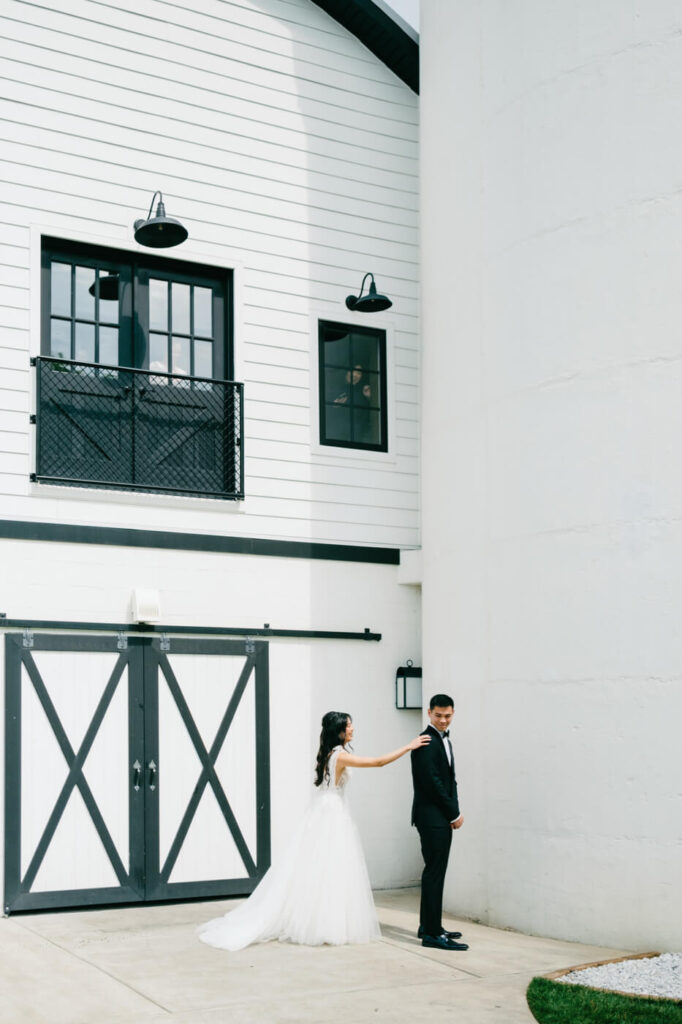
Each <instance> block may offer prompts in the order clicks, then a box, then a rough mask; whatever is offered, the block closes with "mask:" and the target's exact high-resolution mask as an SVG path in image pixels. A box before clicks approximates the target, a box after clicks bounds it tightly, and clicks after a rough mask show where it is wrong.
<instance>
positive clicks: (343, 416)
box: [318, 320, 388, 452]
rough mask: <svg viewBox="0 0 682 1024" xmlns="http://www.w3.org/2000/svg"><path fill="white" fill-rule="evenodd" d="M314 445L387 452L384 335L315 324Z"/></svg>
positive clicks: (339, 325)
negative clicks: (316, 414) (316, 439)
mask: <svg viewBox="0 0 682 1024" xmlns="http://www.w3.org/2000/svg"><path fill="white" fill-rule="evenodd" d="M318 344H319V384H320V399H319V405H320V444H323V445H331V446H334V447H338V448H357V449H362V450H364V451H375V452H386V451H388V417H387V381H386V331H384V330H381V329H379V328H374V327H359V326H356V325H354V324H353V325H351V324H343V323H337V322H332V321H329V320H320V322H319V326H318Z"/></svg>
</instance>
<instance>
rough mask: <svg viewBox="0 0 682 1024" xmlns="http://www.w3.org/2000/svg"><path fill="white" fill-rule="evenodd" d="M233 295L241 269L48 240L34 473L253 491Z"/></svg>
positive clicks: (217, 493) (166, 489) (177, 488)
mask: <svg viewBox="0 0 682 1024" xmlns="http://www.w3.org/2000/svg"><path fill="white" fill-rule="evenodd" d="M231 303H232V277H231V273H230V272H225V271H220V270H218V269H216V268H213V267H207V266H204V265H199V264H194V263H188V262H186V261H179V260H175V259H172V260H171V259H164V258H161V257H158V256H155V255H153V254H150V255H147V254H146V253H139V254H138V253H128V252H124V251H121V250H117V249H108V248H107V249H105V248H94V247H91V246H86V245H82V244H78V243H74V242H67V241H61V240H59V239H54V238H45V239H43V249H42V305H41V317H42V341H41V351H42V354H41V356H39V357H36V358H35V359H34V360H32V362H33V363H34V365H35V367H36V415H35V417H33V419H34V422H35V424H36V472H35V473H34V474H32V478H33V479H34V480H35V481H37V482H40V483H57V484H64V485H68V486H72V487H102V488H108V489H111V488H117V489H119V490H134V491H151V492H155V493H166V494H189V495H193V496H201V497H217V498H226V499H231V500H235V499H240V498H242V497H243V495H244V464H243V408H244V407H243V385H242V384H239V383H237V382H234V381H232V380H230V379H229V378H230V377H231V376H232V366H233V359H232V333H231V332H232V327H231V324H232V315H231Z"/></svg>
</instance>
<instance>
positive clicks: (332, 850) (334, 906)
mask: <svg viewBox="0 0 682 1024" xmlns="http://www.w3.org/2000/svg"><path fill="white" fill-rule="evenodd" d="M342 749H343V748H342V747H340V746H339V747H335V748H334V750H333V751H332V754H331V756H330V758H329V779H328V780H327V779H325V780H323V782H322V785H321V786H319V787H317V788H316V790H315V793H314V795H313V798H312V801H311V803H310V806H309V807H308V809H307V811H306V812H305V814H304V815H303V818H302V819H301V821H300V823H299V824H298V826H297V827H296V828H295V830H294V832H293V833H292V836H291V839H290V842H289V844H288V846H287V848H286V850H285V851H284V853H283V855H282V856H281V857H280V859H279V860H277V862H276V863H275V864H273V866H272V867H271V868H270V870H269V871H268V872H266V874H265V875H264V876H263V878H262V880H261V882H260V884H259V885H258V886H257V887H256V889H254V891H253V892H252V893H251V895H250V896H249V898H248V899H247V900H246V901H245V902H244V903H242V904H240V906H238V907H236V909H235V910H231V911H230V912H229V913H227V914H225V916H224V917H218V918H215V919H214V920H213V921H209V922H208V923H207V924H205V925H202V926H201V927H200V928H199V929H198V934H199V938H200V939H201V941H202V942H206V943H207V944H208V945H209V946H216V947H217V948H218V949H229V950H237V949H243V948H244V947H245V946H248V945H250V944H251V943H252V942H265V941H267V940H268V939H281V940H283V941H289V942H298V943H302V944H303V945H306V946H320V945H322V944H323V943H329V944H330V945H335V946H337V945H344V944H346V943H356V942H371V941H372V939H378V938H380V937H381V932H380V931H379V922H378V920H377V915H376V910H375V909H374V901H373V899H372V890H371V889H370V884H369V876H368V874H367V867H366V865H365V858H364V854H363V852H362V846H361V844H360V837H359V835H358V831H357V828H356V826H355V823H354V821H353V819H352V818H351V815H350V811H349V810H348V804H347V802H346V792H345V791H346V785H347V782H348V778H349V774H350V770H349V769H348V768H345V769H344V771H343V772H342V773H341V777H340V779H339V783H338V785H337V784H336V781H335V780H336V761H337V758H338V756H339V752H340V751H341V750H342Z"/></svg>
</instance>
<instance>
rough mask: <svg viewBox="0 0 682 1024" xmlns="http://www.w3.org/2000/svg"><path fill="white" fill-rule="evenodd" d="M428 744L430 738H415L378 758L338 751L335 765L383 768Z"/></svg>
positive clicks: (339, 766)
mask: <svg viewBox="0 0 682 1024" xmlns="http://www.w3.org/2000/svg"><path fill="white" fill-rule="evenodd" d="M430 742H431V737H430V736H424V735H422V736H416V737H415V738H414V739H413V740H411V741H410V742H409V743H407V744H406V745H405V746H404V747H400V749H399V750H393V751H391V753H390V754H380V755H379V757H358V756H357V754H350V753H349V752H348V751H347V750H340V751H339V756H338V759H337V761H336V764H337V767H338V768H345V767H346V766H347V765H349V766H351V767H353V768H383V766H384V765H385V764H390V763H391V762H392V761H397V760H398V758H399V757H402V756H403V754H409V752H410V750H417V749H418V748H419V747H424V746H426V744H427V743H430Z"/></svg>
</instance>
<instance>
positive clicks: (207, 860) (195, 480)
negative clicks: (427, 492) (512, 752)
mask: <svg viewBox="0 0 682 1024" xmlns="http://www.w3.org/2000/svg"><path fill="white" fill-rule="evenodd" d="M0 22H1V25H2V31H1V33H0V47H1V48H2V59H3V69H4V70H3V88H2V99H1V100H0V110H1V111H2V114H1V117H2V120H1V130H2V148H1V151H0V164H1V165H2V172H3V192H2V201H1V203H0V220H1V221H2V227H3V230H2V238H1V239H0V553H1V558H2V563H1V564H2V573H1V576H0V612H1V613H2V619H1V620H0V626H2V629H3V631H4V633H5V634H6V639H5V652H6V653H5V659H4V662H3V684H4V691H3V692H4V705H3V706H4V709H5V711H4V714H5V737H6V742H5V748H4V759H3V761H4V767H5V786H4V841H3V843H2V844H0V848H1V849H2V856H3V860H4V901H3V905H4V908H5V912H6V913H12V912H14V911H19V910H22V909H29V908H40V907H61V906H79V905H87V904H91V905H92V904H111V903H116V902H124V901H125V902H129V901H144V900H153V899H165V898H187V897H192V896H198V895H211V894H220V893H224V894H229V893H240V892H245V891H248V890H250V889H251V888H252V887H253V885H254V884H255V881H256V880H257V878H258V877H260V875H261V874H262V873H263V871H264V870H265V868H266V867H267V865H268V863H269V860H270V856H271V854H272V856H276V855H277V851H278V850H279V849H280V848H281V845H282V843H283V842H285V840H286V837H287V833H288V831H289V823H290V821H291V819H292V817H295V816H297V815H298V814H299V813H300V812H301V810H302V808H303V807H304V806H305V804H306V802H307V800H308V799H309V795H310V790H311V784H312V769H313V759H314V752H315V749H316V736H317V734H318V731H319V720H320V717H321V715H322V713H323V712H324V711H326V710H329V709H331V708H334V709H337V710H347V711H349V712H351V713H352V714H353V716H354V718H355V720H356V724H357V747H358V749H362V750H368V749H370V748H371V749H373V750H376V751H377V752H378V751H379V750H381V749H383V748H387V749H391V748H393V747H395V746H396V745H398V744H399V743H402V742H404V741H405V740H406V739H407V738H408V737H409V736H411V735H414V734H415V732H416V731H417V730H418V727H419V724H420V718H419V713H418V712H414V711H413V712H405V711H398V710H396V707H395V675H396V669H397V667H398V666H400V665H403V664H405V662H406V659H408V658H412V659H413V660H414V662H415V663H416V664H419V662H420V649H421V648H420V606H419V598H420V595H419V589H418V587H416V586H414V585H412V584H411V583H410V582H407V583H404V582H401V576H400V573H401V568H400V565H399V561H400V551H401V550H403V549H405V550H409V549H413V548H416V547H418V546H419V543H420V534H419V457H420V452H419V437H418V429H419V380H418V374H419V356H418V344H417V337H418V336H417V324H418V320H417V317H418V285H417V265H418V250H417V244H418V176H417V157H418V153H417V146H418V105H417V95H416V84H417V68H418V64H417V61H418V52H417V43H416V38H415V36H414V35H413V34H411V33H410V31H409V30H408V29H407V28H406V27H405V26H402V25H401V24H400V23H398V22H396V21H394V20H392V19H391V18H390V17H388V16H387V15H386V13H385V11H384V10H383V7H382V6H381V5H379V6H377V5H373V4H367V3H357V4H356V3H353V2H346V3H343V4H338V3H333V2H319V3H313V2H311V0H247V2H244V0H240V2H239V3H237V2H231V0H202V2H201V3H196V2H192V0H187V2H163V0H136V2H134V3H133V2H132V0H124V2H123V3H119V4H117V5H116V7H111V6H107V5H105V4H100V3H95V2H91V0H67V2H65V3H61V4H59V5H57V7H56V8H55V9H52V10H48V9H47V8H45V7H38V6H34V5H31V4H27V3H22V2H18V0H16V2H15V0H9V2H8V3H5V4H3V7H2V12H0ZM156 190H161V192H162V193H163V198H164V201H165V207H166V211H167V216H168V217H169V218H172V219H174V220H177V221H180V222H182V224H183V225H185V227H186V228H187V230H188V231H189V237H188V238H187V240H186V241H184V242H183V243H182V244H181V245H178V246H175V247H172V248H154V247H150V246H149V245H148V244H138V243H137V242H136V241H135V239H134V237H133V222H134V221H136V220H138V219H139V220H142V221H144V220H145V219H146V218H147V217H148V213H147V211H148V208H150V200H151V199H152V197H153V195H154V193H155V191H156ZM156 212H157V207H156V197H155V199H154V201H153V203H152V207H151V209H150V215H151V219H152V221H154V215H155V213H156ZM151 230H152V235H153V234H154V232H155V231H157V230H158V222H156V224H153V225H152V228H151ZM366 272H371V273H373V274H374V275H376V284H377V287H378V290H379V292H380V293H386V294H387V295H389V296H390V298H391V299H392V302H393V306H392V308H390V309H388V310H385V311H379V312H372V313H366V312H360V311H355V310H350V309H349V308H347V306H346V304H345V301H344V300H345V298H346V296H348V295H350V294H353V295H356V296H357V295H358V293H359V289H360V283H361V280H362V278H363V276H364V275H365V273H366ZM226 382H227V383H226ZM402 578H403V579H407V578H408V577H405V576H403V577H402ZM357 790H358V792H357V793H356V815H357V817H358V821H359V824H360V827H361V829H362V831H363V833H364V841H365V846H366V849H367V853H368V860H369V867H370V872H371V875H372V881H373V883H374V884H375V885H377V886H392V885H400V884H403V883H405V882H408V881H411V880H413V879H414V878H415V877H416V876H417V873H418V865H419V857H418V844H417V842H416V839H415V838H414V837H413V836H412V835H411V832H410V826H409V807H410V793H409V765H408V763H407V762H405V763H401V764H399V765H396V766H394V767H393V768H391V769H389V770H387V771H386V772H381V773H373V774H372V775H371V776H368V777H365V778H363V780H362V786H359V787H357ZM370 826H371V827H370ZM386 851H389V855H388V856H387V855H386Z"/></svg>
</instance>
